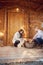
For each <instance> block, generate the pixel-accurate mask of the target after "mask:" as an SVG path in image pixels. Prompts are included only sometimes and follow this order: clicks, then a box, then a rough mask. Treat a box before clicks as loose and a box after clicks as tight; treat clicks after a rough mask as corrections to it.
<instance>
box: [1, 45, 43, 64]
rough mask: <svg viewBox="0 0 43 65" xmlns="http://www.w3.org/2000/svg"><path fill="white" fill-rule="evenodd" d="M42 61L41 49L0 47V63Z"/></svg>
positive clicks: (42, 50)
mask: <svg viewBox="0 0 43 65" xmlns="http://www.w3.org/2000/svg"><path fill="white" fill-rule="evenodd" d="M27 61H42V62H43V49H28V48H23V47H21V48H16V47H11V46H5V47H0V63H9V62H27Z"/></svg>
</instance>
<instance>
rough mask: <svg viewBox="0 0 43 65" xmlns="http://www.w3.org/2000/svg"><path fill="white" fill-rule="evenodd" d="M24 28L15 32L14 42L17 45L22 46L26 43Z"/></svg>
mask: <svg viewBox="0 0 43 65" xmlns="http://www.w3.org/2000/svg"><path fill="white" fill-rule="evenodd" d="M23 34H24V30H22V29H20V30H19V31H18V32H16V33H15V34H14V37H13V39H12V43H13V45H14V46H15V47H21V46H22V45H23V43H24V38H23Z"/></svg>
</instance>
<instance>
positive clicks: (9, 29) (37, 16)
mask: <svg viewBox="0 0 43 65" xmlns="http://www.w3.org/2000/svg"><path fill="white" fill-rule="evenodd" d="M41 24H43V12H42V11H39V12H38V11H35V10H32V9H30V10H29V9H26V10H25V9H24V11H21V10H20V12H16V11H15V10H14V9H9V10H7V9H0V32H3V33H4V36H3V39H4V45H12V38H13V35H14V34H15V32H16V31H18V30H19V29H20V28H23V29H24V30H25V37H26V38H32V37H33V36H34V34H35V31H34V28H35V27H39V28H41Z"/></svg>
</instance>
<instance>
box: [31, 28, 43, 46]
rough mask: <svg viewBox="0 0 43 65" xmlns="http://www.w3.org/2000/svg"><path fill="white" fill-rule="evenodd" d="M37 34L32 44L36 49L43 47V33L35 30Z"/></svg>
mask: <svg viewBox="0 0 43 65" xmlns="http://www.w3.org/2000/svg"><path fill="white" fill-rule="evenodd" d="M35 31H36V34H35V35H34V37H33V39H32V42H34V47H36V46H42V45H43V31H42V30H40V29H38V28H35Z"/></svg>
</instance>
